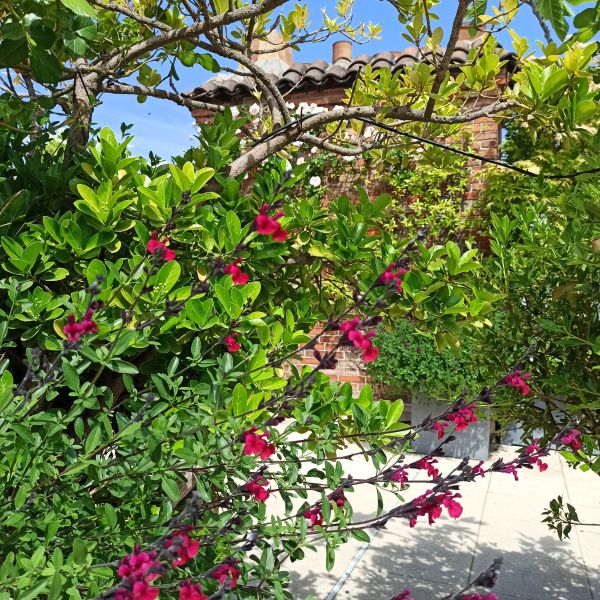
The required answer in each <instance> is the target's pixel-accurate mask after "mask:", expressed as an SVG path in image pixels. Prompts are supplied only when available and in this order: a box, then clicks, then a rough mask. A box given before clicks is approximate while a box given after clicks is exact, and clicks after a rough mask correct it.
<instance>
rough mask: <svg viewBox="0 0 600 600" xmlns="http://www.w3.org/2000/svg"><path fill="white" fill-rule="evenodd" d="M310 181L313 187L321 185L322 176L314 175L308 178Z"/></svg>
mask: <svg viewBox="0 0 600 600" xmlns="http://www.w3.org/2000/svg"><path fill="white" fill-rule="evenodd" d="M308 183H310V185H312V186H313V187H319V186H320V185H321V178H320V177H319V176H318V175H313V176H312V177H311V178H310V179H309V180H308Z"/></svg>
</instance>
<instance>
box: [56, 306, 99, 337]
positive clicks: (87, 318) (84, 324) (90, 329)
mask: <svg viewBox="0 0 600 600" xmlns="http://www.w3.org/2000/svg"><path fill="white" fill-rule="evenodd" d="M93 315H94V309H93V308H88V309H87V310H86V311H85V313H84V315H83V318H82V319H81V321H79V323H78V322H77V321H76V320H75V316H74V315H73V314H70V315H69V316H68V317H67V323H66V325H65V326H64V327H63V332H64V334H65V335H66V336H67V339H68V340H69V341H70V342H78V341H79V338H80V337H81V336H82V335H87V334H88V333H98V325H97V324H96V323H95V322H94V321H92V316H93Z"/></svg>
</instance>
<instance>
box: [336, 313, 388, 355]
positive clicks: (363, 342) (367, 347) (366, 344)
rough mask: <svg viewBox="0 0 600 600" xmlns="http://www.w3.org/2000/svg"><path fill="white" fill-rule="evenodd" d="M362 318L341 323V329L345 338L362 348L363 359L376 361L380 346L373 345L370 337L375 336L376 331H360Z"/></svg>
mask: <svg viewBox="0 0 600 600" xmlns="http://www.w3.org/2000/svg"><path fill="white" fill-rule="evenodd" d="M360 324H361V322H360V319H359V318H358V317H354V319H350V320H348V321H343V322H342V323H340V329H341V330H342V331H343V333H344V338H345V339H346V340H348V341H349V342H351V343H352V344H353V345H354V346H355V347H356V348H360V350H361V352H362V359H363V361H364V362H366V363H368V362H371V361H374V360H375V359H376V358H377V357H378V356H379V348H377V347H376V346H373V343H372V342H371V339H370V338H373V337H375V332H374V331H369V332H368V333H365V334H363V333H362V332H361V331H360Z"/></svg>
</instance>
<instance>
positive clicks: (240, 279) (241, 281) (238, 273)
mask: <svg viewBox="0 0 600 600" xmlns="http://www.w3.org/2000/svg"><path fill="white" fill-rule="evenodd" d="M241 265H242V259H241V258H238V259H237V260H236V261H235V262H232V263H231V264H230V265H227V266H226V267H225V268H224V269H223V271H225V273H227V274H229V275H231V280H232V281H233V283H235V285H245V284H246V283H248V279H250V276H249V275H248V273H244V272H242V269H241V268H240V267H241Z"/></svg>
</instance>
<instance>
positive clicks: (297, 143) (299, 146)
mask: <svg viewBox="0 0 600 600" xmlns="http://www.w3.org/2000/svg"><path fill="white" fill-rule="evenodd" d="M303 145H304V144H303V143H302V142H300V141H296V142H292V146H296V148H302V146H303Z"/></svg>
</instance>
